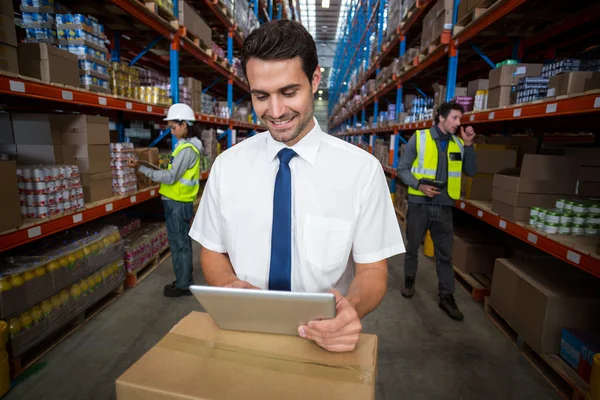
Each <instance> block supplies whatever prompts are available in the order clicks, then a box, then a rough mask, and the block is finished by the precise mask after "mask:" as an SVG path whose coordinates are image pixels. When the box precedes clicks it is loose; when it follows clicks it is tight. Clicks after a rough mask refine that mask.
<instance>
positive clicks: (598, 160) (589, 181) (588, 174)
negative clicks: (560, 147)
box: [565, 148, 600, 197]
mask: <svg viewBox="0 0 600 400" xmlns="http://www.w3.org/2000/svg"><path fill="white" fill-rule="evenodd" d="M565 154H566V155H567V156H572V157H577V159H578V160H579V162H580V166H579V170H578V171H577V195H578V196H579V197H600V149H598V148H571V149H567V151H566V153H565Z"/></svg>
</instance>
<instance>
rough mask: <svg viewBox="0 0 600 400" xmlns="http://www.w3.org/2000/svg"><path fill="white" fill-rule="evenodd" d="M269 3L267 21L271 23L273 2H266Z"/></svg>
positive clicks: (270, 0) (269, 0)
mask: <svg viewBox="0 0 600 400" xmlns="http://www.w3.org/2000/svg"><path fill="white" fill-rule="evenodd" d="M267 1H268V2H269V21H273V0H267Z"/></svg>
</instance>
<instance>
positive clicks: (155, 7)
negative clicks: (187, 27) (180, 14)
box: [138, 0, 179, 29]
mask: <svg viewBox="0 0 600 400" xmlns="http://www.w3.org/2000/svg"><path fill="white" fill-rule="evenodd" d="M138 1H141V2H143V3H144V6H145V7H146V8H147V9H148V10H150V11H151V12H152V13H153V14H155V15H156V16H157V17H158V18H160V19H162V20H164V21H165V22H166V23H167V24H169V25H171V26H172V27H173V28H175V29H179V20H178V19H177V17H176V16H175V15H173V12H172V11H170V10H167V9H166V8H164V7H163V6H161V5H160V4H158V3H156V2H155V1H154V0H138Z"/></svg>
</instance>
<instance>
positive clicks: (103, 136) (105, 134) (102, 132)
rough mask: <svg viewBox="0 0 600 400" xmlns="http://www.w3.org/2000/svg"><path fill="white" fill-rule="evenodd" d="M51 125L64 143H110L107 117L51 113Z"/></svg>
mask: <svg viewBox="0 0 600 400" xmlns="http://www.w3.org/2000/svg"><path fill="white" fill-rule="evenodd" d="M50 120H51V121H52V125H53V127H55V129H57V130H58V131H60V132H61V138H62V143H64V144H78V145H86V144H110V135H109V130H108V118H107V117H96V116H92V115H52V116H51V117H50Z"/></svg>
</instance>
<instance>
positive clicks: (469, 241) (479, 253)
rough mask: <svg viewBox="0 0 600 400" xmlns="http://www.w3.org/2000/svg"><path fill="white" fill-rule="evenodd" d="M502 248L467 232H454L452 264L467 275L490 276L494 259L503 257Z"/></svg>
mask: <svg viewBox="0 0 600 400" xmlns="http://www.w3.org/2000/svg"><path fill="white" fill-rule="evenodd" d="M505 254H506V250H505V249H504V247H502V246H500V245H498V244H495V243H492V242H491V241H489V240H488V241H486V240H485V239H483V238H481V237H476V236H474V235H473V234H470V233H469V232H463V231H460V230H456V231H455V232H454V245H453V247H452V263H453V264H454V266H455V267H456V268H458V269H460V270H461V271H463V272H465V273H467V274H476V273H479V274H491V273H493V272H494V263H495V262H496V258H501V257H504V256H505Z"/></svg>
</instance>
